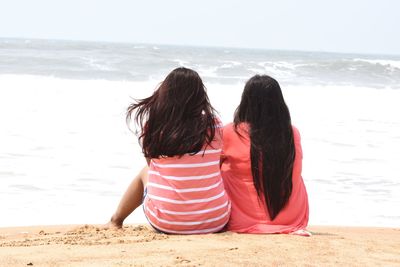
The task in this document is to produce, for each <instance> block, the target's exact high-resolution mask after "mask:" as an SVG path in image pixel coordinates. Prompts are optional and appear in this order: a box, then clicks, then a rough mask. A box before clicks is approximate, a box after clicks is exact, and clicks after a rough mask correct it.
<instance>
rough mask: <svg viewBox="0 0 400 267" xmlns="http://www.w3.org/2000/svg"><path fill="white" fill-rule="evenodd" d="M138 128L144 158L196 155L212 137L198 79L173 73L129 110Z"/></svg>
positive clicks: (192, 74)
mask: <svg viewBox="0 0 400 267" xmlns="http://www.w3.org/2000/svg"><path fill="white" fill-rule="evenodd" d="M134 112H136V113H135V115H134V119H135V122H136V124H137V125H139V127H140V135H139V142H140V143H141V145H142V151H143V154H144V156H145V157H146V158H159V157H163V156H168V157H172V156H182V155H184V154H186V153H192V154H195V153H197V152H199V151H200V150H202V148H203V146H204V145H206V146H207V145H210V144H211V142H212V141H213V139H214V137H215V131H216V128H215V115H214V112H215V110H214V108H213V107H212V106H211V104H210V101H209V99H208V96H207V93H206V91H205V86H204V84H203V82H202V80H201V78H200V76H199V75H198V74H197V72H195V71H194V70H191V69H187V68H182V67H181V68H177V69H174V70H173V71H172V72H171V73H169V74H168V76H167V77H166V78H165V80H164V81H163V82H162V83H161V84H160V86H159V87H158V89H157V90H156V91H155V92H154V93H153V95H152V96H150V97H148V98H145V99H141V100H137V103H133V104H131V105H130V106H129V108H128V111H127V115H126V119H127V122H129V121H130V120H131V118H132V115H133V113H134Z"/></svg>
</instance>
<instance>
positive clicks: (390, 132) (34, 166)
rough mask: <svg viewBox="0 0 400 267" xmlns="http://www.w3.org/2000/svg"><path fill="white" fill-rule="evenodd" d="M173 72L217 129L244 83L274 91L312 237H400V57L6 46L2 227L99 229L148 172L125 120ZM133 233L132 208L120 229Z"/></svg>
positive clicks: (1, 79) (0, 66) (45, 43)
mask: <svg viewBox="0 0 400 267" xmlns="http://www.w3.org/2000/svg"><path fill="white" fill-rule="evenodd" d="M179 66H185V67H189V68H192V69H194V70H196V71H197V72H198V73H199V74H200V76H201V77H202V79H203V81H204V83H205V85H206V87H207V92H208V94H209V97H210V100H211V103H212V104H213V106H214V107H215V108H216V110H217V111H218V113H219V116H220V117H221V119H222V121H223V122H224V123H229V122H231V121H232V117H233V112H234V110H235V109H236V107H237V105H238V103H239V101H240V96H241V93H242V90H243V87H244V84H245V82H246V80H248V79H249V78H250V77H251V76H253V75H255V74H267V75H270V76H272V77H274V78H275V79H277V80H278V81H279V83H280V85H281V88H282V90H283V93H284V97H285V100H286V103H287V105H288V107H289V109H290V112H291V116H292V122H293V124H294V125H295V126H296V127H297V128H298V129H299V131H300V133H301V136H302V147H303V154H304V155H303V172H302V175H303V178H304V181H305V184H306V187H307V191H308V195H309V202H310V221H309V224H310V225H339V226H375V227H397V228H398V227H400V164H399V162H400V156H399V153H400V55H368V54H339V53H328V52H305V51H281V50H262V49H244V48H243V49H239V48H224V47H191V46H172V45H158V44H139V43H107V42H83V41H65V40H38V39H8V38H0V213H1V215H0V217H1V219H0V226H1V227H8V226H26V225H49V224H58V225H59V224H103V223H106V222H107V221H108V220H109V218H110V217H111V215H112V213H113V212H114V210H115V208H116V206H117V205H118V202H119V200H120V198H121V196H122V194H123V193H124V191H125V189H126V188H127V186H128V185H129V183H130V182H131V181H132V179H133V178H134V177H135V176H136V174H137V173H138V172H139V171H140V169H141V168H142V167H143V166H144V165H145V164H146V163H145V160H144V158H143V155H142V153H141V149H140V146H139V145H138V141H137V136H136V135H135V129H134V128H133V129H130V128H129V127H128V125H127V123H126V121H125V114H126V109H127V107H128V106H129V104H130V103H132V102H133V101H135V99H141V98H144V97H147V96H149V95H150V94H152V92H153V91H154V90H155V89H156V88H157V86H158V84H159V83H160V82H161V81H162V80H163V79H164V78H165V76H166V75H167V74H168V73H169V72H170V71H171V70H172V69H174V68H176V67H179ZM131 128H132V127H131ZM144 222H146V220H145V218H144V216H143V213H142V210H141V209H140V208H138V209H137V210H136V211H135V212H134V213H133V214H132V215H130V216H129V217H128V218H127V220H126V223H144Z"/></svg>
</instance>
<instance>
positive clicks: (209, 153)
mask: <svg viewBox="0 0 400 267" xmlns="http://www.w3.org/2000/svg"><path fill="white" fill-rule="evenodd" d="M221 127H222V126H219V128H221ZM221 134H222V133H221V129H218V130H217V131H216V135H215V140H214V141H213V142H212V144H211V147H210V146H208V147H206V150H205V151H204V150H201V151H200V152H199V153H197V154H195V155H190V154H186V155H183V156H182V157H164V158H159V159H152V160H151V162H150V166H149V181H148V183H147V186H146V187H147V195H146V197H145V199H144V211H145V215H146V217H147V219H148V220H149V222H150V223H151V224H152V225H153V226H154V227H155V228H157V229H159V230H161V231H163V232H166V233H173V234H204V233H213V232H218V231H220V230H222V229H223V228H224V226H225V225H226V223H227V222H228V220H229V214H230V202H229V200H228V196H227V194H226V193H225V189H224V185H223V181H222V177H221V172H220V168H219V163H220V157H221V151H222V136H221Z"/></svg>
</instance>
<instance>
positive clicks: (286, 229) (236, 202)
mask: <svg viewBox="0 0 400 267" xmlns="http://www.w3.org/2000/svg"><path fill="white" fill-rule="evenodd" d="M292 128H293V137H294V144H295V160H294V163H293V172H292V184H293V185H292V193H291V195H290V197H289V200H288V202H287V203H286V205H285V206H284V208H283V209H282V210H281V211H280V212H279V213H278V215H277V216H276V217H275V219H274V220H272V221H271V220H270V216H269V214H268V209H267V207H266V204H265V201H264V198H263V197H261V198H259V197H258V195H257V191H256V189H255V187H254V183H253V176H252V171H251V160H250V138H249V126H248V125H247V124H246V123H241V124H239V125H238V127H237V131H238V133H239V134H240V135H239V134H238V133H236V131H235V128H234V125H233V124H228V125H227V126H225V127H224V132H223V154H224V157H225V160H224V162H223V163H222V166H221V174H222V177H223V180H224V185H225V190H226V192H227V193H228V195H229V197H230V199H231V202H232V210H231V218H230V221H229V223H228V228H227V230H230V231H235V232H244V233H290V232H294V231H297V230H300V229H304V228H305V227H306V226H307V223H308V197H307V191H306V188H305V186H304V182H303V179H302V177H301V168H302V157H303V154H302V149H301V142H300V134H299V132H298V130H297V129H296V128H295V127H292Z"/></svg>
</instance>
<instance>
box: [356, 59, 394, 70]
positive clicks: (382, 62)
mask: <svg viewBox="0 0 400 267" xmlns="http://www.w3.org/2000/svg"><path fill="white" fill-rule="evenodd" d="M354 61H359V62H368V63H371V64H379V65H382V66H389V67H392V68H397V69H400V60H388V59H362V58H355V59H354Z"/></svg>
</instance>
